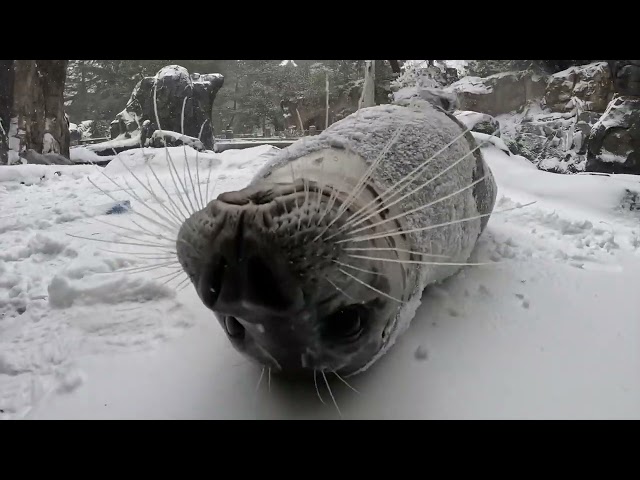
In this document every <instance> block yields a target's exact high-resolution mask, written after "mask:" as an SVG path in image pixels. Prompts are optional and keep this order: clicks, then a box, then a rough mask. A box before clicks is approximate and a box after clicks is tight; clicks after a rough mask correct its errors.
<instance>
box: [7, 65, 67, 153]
mask: <svg viewBox="0 0 640 480" xmlns="http://www.w3.org/2000/svg"><path fill="white" fill-rule="evenodd" d="M67 62H68V60H15V61H14V70H15V73H14V75H15V77H14V78H15V82H14V89H13V102H12V111H11V116H12V118H15V119H16V121H17V133H16V136H17V138H18V140H19V142H20V146H19V150H20V151H23V150H27V149H33V150H35V151H36V152H38V153H59V154H61V155H64V156H65V157H67V158H68V157H69V123H68V120H67V117H66V116H65V113H64V82H65V78H66V71H67Z"/></svg>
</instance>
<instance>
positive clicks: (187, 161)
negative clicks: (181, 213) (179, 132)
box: [182, 144, 202, 210]
mask: <svg viewBox="0 0 640 480" xmlns="http://www.w3.org/2000/svg"><path fill="white" fill-rule="evenodd" d="M182 149H183V150H184V163H185V165H186V166H187V172H188V173H189V181H190V182H191V193H193V201H194V202H195V204H196V207H197V209H198V210H201V209H202V206H201V205H200V204H199V203H198V196H197V195H196V186H195V184H194V183H193V176H192V175H191V167H190V166H189V158H188V156H187V146H186V145H184V144H183V145H182ZM184 182H185V183H187V179H186V178H185V180H184Z"/></svg>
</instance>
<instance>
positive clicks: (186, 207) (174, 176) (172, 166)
mask: <svg viewBox="0 0 640 480" xmlns="http://www.w3.org/2000/svg"><path fill="white" fill-rule="evenodd" d="M164 150H165V157H166V159H167V164H168V166H169V174H170V175H171V180H173V185H174V186H175V187H176V193H177V194H178V198H179V200H180V203H182V206H183V207H184V209H185V210H186V211H187V214H188V215H187V216H189V215H191V214H192V213H194V212H193V204H191V210H189V207H188V206H187V204H186V203H185V201H184V198H183V196H182V193H181V192H180V187H179V186H178V183H180V185H182V180H181V179H180V174H179V173H178V169H177V168H176V166H175V164H174V163H173V158H172V157H171V154H170V153H169V149H168V148H167V145H166V144H165V146H164ZM172 168H173V170H174V171H175V175H174V174H173V171H172V170H171V169H172ZM176 177H177V178H178V182H176ZM182 189H183V191H185V192H186V189H185V188H184V185H182ZM187 199H188V200H189V203H191V199H190V198H187Z"/></svg>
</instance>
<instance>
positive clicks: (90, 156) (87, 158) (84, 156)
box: [69, 146, 115, 163]
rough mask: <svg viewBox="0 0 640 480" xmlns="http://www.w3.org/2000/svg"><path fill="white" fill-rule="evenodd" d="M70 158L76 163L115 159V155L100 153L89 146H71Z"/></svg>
mask: <svg viewBox="0 0 640 480" xmlns="http://www.w3.org/2000/svg"><path fill="white" fill-rule="evenodd" d="M69 158H70V159H71V160H72V161H73V162H76V163H99V162H107V161H110V160H113V159H114V158H115V155H102V156H101V155H98V154H97V153H96V152H94V151H93V150H90V149H88V148H87V147H81V146H76V147H71V148H70V149H69Z"/></svg>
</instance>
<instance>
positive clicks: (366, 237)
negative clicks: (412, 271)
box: [336, 202, 536, 243]
mask: <svg viewBox="0 0 640 480" xmlns="http://www.w3.org/2000/svg"><path fill="white" fill-rule="evenodd" d="M534 203H536V202H530V203H527V204H524V205H519V206H516V207H511V208H505V209H504V210H494V211H493V212H491V213H485V214H482V215H474V216H473V217H468V218H462V219H460V220H452V221H450V222H444V223H438V224H436V225H428V226H426V227H420V228H410V229H407V230H401V229H398V231H395V232H393V231H392V232H384V233H379V234H374V235H363V236H361V237H353V238H345V239H343V240H338V241H336V243H344V242H365V241H369V240H375V239H377V238H386V237H393V236H397V235H406V234H407V233H414V232H424V231H426V230H431V229H434V228H441V227H447V226H449V225H455V224H456V223H463V222H469V221H471V220H476V219H479V218H486V217H490V216H492V215H496V214H499V213H505V212H510V211H511V210H518V209H520V208H524V207H528V206H529V205H533V204H534Z"/></svg>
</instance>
